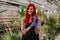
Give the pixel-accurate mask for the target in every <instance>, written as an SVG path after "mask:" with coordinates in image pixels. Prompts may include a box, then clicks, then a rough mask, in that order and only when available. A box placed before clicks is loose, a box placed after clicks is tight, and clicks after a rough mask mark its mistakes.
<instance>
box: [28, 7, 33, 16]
mask: <svg viewBox="0 0 60 40" xmlns="http://www.w3.org/2000/svg"><path fill="white" fill-rule="evenodd" d="M33 11H34V9H33V7H32V6H31V7H29V9H28V14H29V15H32V13H33Z"/></svg>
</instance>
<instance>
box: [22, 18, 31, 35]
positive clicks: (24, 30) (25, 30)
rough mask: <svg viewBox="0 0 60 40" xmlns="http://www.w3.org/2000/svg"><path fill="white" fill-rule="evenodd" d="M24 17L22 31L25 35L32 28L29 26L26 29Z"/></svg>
mask: <svg viewBox="0 0 60 40" xmlns="http://www.w3.org/2000/svg"><path fill="white" fill-rule="evenodd" d="M23 19H24V18H22V19H21V32H22V34H23V35H25V34H26V33H27V32H28V31H29V30H30V29H31V28H30V27H28V28H26V29H25V26H24V23H23Z"/></svg>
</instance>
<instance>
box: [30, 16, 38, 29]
mask: <svg viewBox="0 0 60 40" xmlns="http://www.w3.org/2000/svg"><path fill="white" fill-rule="evenodd" d="M33 19H34V22H33V23H32V24H31V25H30V28H33V27H35V26H36V24H37V18H36V16H33Z"/></svg>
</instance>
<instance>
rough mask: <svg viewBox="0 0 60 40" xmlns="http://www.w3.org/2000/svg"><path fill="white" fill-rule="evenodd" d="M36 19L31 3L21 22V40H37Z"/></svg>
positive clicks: (34, 9)
mask: <svg viewBox="0 0 60 40" xmlns="http://www.w3.org/2000/svg"><path fill="white" fill-rule="evenodd" d="M38 24H39V23H38V17H37V15H36V8H35V5H34V4H33V3H30V4H28V6H27V8H26V13H25V16H24V17H23V19H22V20H21V31H22V40H39V33H38V32H39V29H38Z"/></svg>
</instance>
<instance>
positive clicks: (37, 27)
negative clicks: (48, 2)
mask: <svg viewBox="0 0 60 40" xmlns="http://www.w3.org/2000/svg"><path fill="white" fill-rule="evenodd" d="M40 27H41V21H40V20H39V19H38V23H37V25H36V27H35V33H36V34H37V33H39V32H40Z"/></svg>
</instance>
